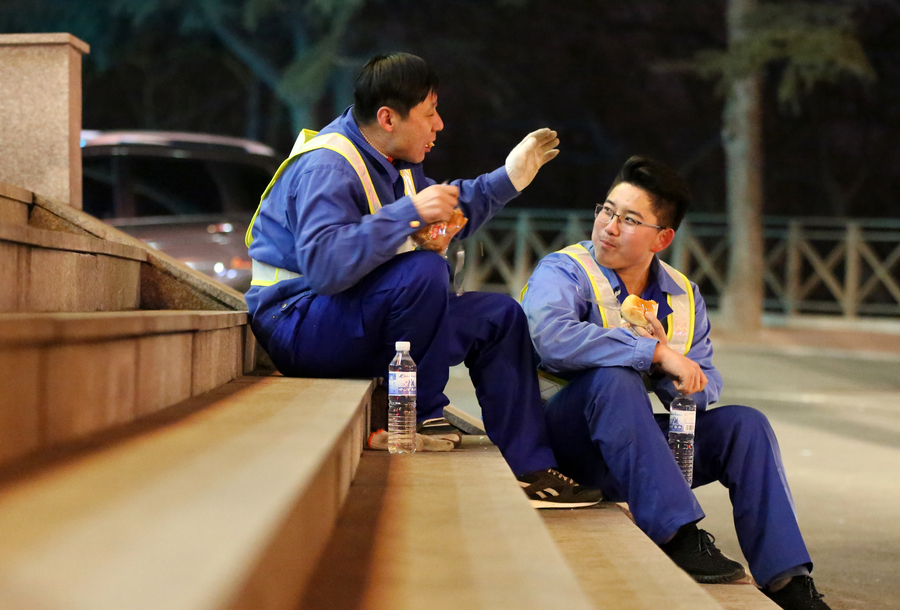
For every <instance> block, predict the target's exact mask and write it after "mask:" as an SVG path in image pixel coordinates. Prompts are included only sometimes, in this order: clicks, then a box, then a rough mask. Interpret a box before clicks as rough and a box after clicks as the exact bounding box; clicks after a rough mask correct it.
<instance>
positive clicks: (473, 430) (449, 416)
mask: <svg viewBox="0 0 900 610" xmlns="http://www.w3.org/2000/svg"><path fill="white" fill-rule="evenodd" d="M444 419H446V420H447V421H448V422H450V423H451V424H453V425H454V426H455V427H457V428H459V429H460V430H462V431H463V432H465V433H466V434H472V435H485V434H487V432H486V431H485V429H484V422H482V421H481V420H480V419H478V418H477V417H475V416H474V415H469V414H468V413H466V412H465V411H462V410H460V409H457V408H456V407H453V406H450V405H447V406H446V407H444Z"/></svg>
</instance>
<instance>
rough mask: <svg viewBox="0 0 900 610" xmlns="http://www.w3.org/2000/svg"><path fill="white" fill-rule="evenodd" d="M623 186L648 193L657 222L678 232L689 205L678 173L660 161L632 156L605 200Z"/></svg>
mask: <svg viewBox="0 0 900 610" xmlns="http://www.w3.org/2000/svg"><path fill="white" fill-rule="evenodd" d="M623 182H626V183H628V184H631V185H633V186H636V187H638V188H639V189H642V190H643V191H645V192H647V194H649V195H650V203H651V209H652V210H653V213H654V214H655V215H656V219H657V222H659V224H660V225H662V226H664V227H666V228H672V229H675V230H676V231H677V230H678V227H679V226H680V225H681V221H682V220H683V219H684V215H685V213H687V209H688V206H689V205H690V203H691V193H690V190H689V189H688V185H687V182H686V181H685V179H684V178H682V177H681V176H680V175H679V174H678V172H676V171H675V170H674V169H672V168H671V167H669V166H668V165H666V164H665V163H663V162H661V161H656V160H655V159H648V158H647V157H640V156H634V157H631V158H630V159H628V161H626V162H625V165H623V166H622V169H621V170H619V173H618V175H617V176H616V179H615V180H613V183H612V186H611V187H609V191H608V192H607V193H606V194H607V196H609V193H611V192H612V190H613V189H614V188H616V187H617V186H618V185H620V184H622V183H623Z"/></svg>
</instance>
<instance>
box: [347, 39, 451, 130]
mask: <svg viewBox="0 0 900 610" xmlns="http://www.w3.org/2000/svg"><path fill="white" fill-rule="evenodd" d="M437 88H438V77H437V74H435V72H434V70H432V69H431V66H429V65H428V63H427V62H426V61H425V60H424V59H422V58H421V57H417V56H415V55H410V54H409V53H394V54H392V55H377V56H375V57H373V58H372V59H370V60H369V61H368V62H366V65H365V66H363V69H362V71H360V73H359V76H357V77H356V85H355V86H354V88H353V100H354V106H353V119H354V120H355V121H356V123H357V124H358V125H368V124H370V123H371V122H372V121H374V120H376V118H377V115H378V109H379V108H381V107H382V106H387V107H388V108H391V109H392V110H394V111H396V112H398V113H399V114H400V117H401V118H404V119H405V118H406V117H408V116H409V111H410V110H412V109H413V108H414V107H416V106H418V105H419V104H421V103H422V102H424V101H425V98H427V97H428V96H429V95H430V94H431V92H432V91H435V92H436V91H437Z"/></svg>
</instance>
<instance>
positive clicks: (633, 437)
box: [522, 241, 812, 585]
mask: <svg viewBox="0 0 900 610" xmlns="http://www.w3.org/2000/svg"><path fill="white" fill-rule="evenodd" d="M580 245H581V246H583V247H584V248H585V249H587V251H588V252H590V254H591V256H593V255H594V247H593V244H592V243H591V242H589V241H585V242H581V244H580ZM599 269H600V270H601V271H602V273H603V275H604V276H605V277H606V278H607V279H608V280H609V284H610V286H611V287H612V289H613V291H614V292H615V293H616V296H617V298H618V300H619V302H620V303H621V302H622V301H624V300H625V297H627V296H628V292H627V290H626V288H625V284H624V283H623V282H622V280H621V278H620V277H619V276H618V274H617V273H616V272H615V271H613V270H611V269H607V268H605V267H599ZM690 286H691V288H692V289H693V292H694V334H693V338H692V341H691V343H690V348H689V351H688V353H687V354H686V356H687V357H688V358H690V359H691V360H693V361H694V362H696V363H697V364H699V365H700V367H701V369H702V370H703V372H704V374H705V375H706V377H707V379H708V383H707V385H706V387H705V388H704V389H703V391H701V392H698V393H696V394H693V395H692V398H693V399H694V400H695V402H696V403H697V410H698V412H697V421H696V428H695V433H696V439H695V444H694V478H693V485H694V486H695V487H699V486H701V485H706V484H707V483H711V482H713V481H719V482H721V483H722V484H723V485H725V486H726V487H728V490H729V493H730V497H731V501H732V505H733V507H734V524H735V530H736V532H737V536H738V540H739V542H740V544H741V549H742V550H743V552H744V556H745V557H746V558H747V561H748V562H749V564H750V570H751V572H752V574H753V575H754V577H755V578H756V580H757V582H759V583H761V584H763V585H765V584H768V583H769V582H770V581H771V580H772V579H773V578H776V577H778V576H779V575H782V574H784V573H785V572H789V571H790V570H792V569H794V568H797V567H798V566H806V569H810V570H811V569H812V562H811V561H810V558H809V554H808V552H807V550H806V545H805V544H804V542H803V538H802V536H801V534H800V529H799V526H798V524H797V516H796V512H795V510H794V503H793V498H792V497H791V492H790V489H789V488H788V484H787V479H786V477H785V473H784V467H783V465H782V462H781V453H780V450H779V448H778V442H777V440H776V438H775V434H774V432H773V431H772V428H771V426H770V425H769V422H768V420H767V419H766V417H765V415H763V414H762V413H761V412H759V411H757V410H756V409H752V408H749V407H744V406H736V405H735V406H722V407H716V408H714V409H708V407H709V405H711V404H713V403H715V402H717V401H718V399H719V394H720V392H721V391H722V376H721V375H720V374H719V372H718V371H717V370H716V368H715V367H714V366H713V363H712V355H713V349H712V342H711V341H710V338H709V331H710V325H709V319H708V317H707V315H706V304H705V303H704V301H703V298H702V296H701V295H700V292H699V290H698V289H697V286H696V285H695V284H694V283H693V282H691V283H690ZM684 294H685V291H684V290H683V289H682V288H681V287H680V286H679V285H678V284H677V283H676V282H675V281H674V280H673V279H672V277H671V276H670V275H669V274H667V273H665V272H663V270H662V266H661V264H660V261H659V260H658V259H657V258H655V257H654V259H653V261H652V263H651V266H650V272H649V277H648V281H647V286H646V288H645V290H644V293H643V294H641V295H639V296H640V297H641V298H643V299H652V300H654V301H656V302H657V303H658V304H659V311H658V313H657V317H658V319H659V320H660V321H661V322H663V324H664V326H666V317H667V316H668V315H669V314H670V313H671V308H670V307H669V304H668V302H667V301H668V298H667V297H671V298H676V297H677V296H678V295H684ZM522 305H523V308H524V309H525V313H526V316H527V317H528V324H529V328H530V330H531V335H532V340H533V341H534V346H535V349H536V350H537V353H538V356H539V358H540V366H541V367H542V368H543V369H545V370H547V371H548V372H550V373H553V374H555V375H557V376H559V377H561V378H563V379H565V380H567V381H568V385H566V386H565V387H564V388H563V389H562V390H560V392H559V393H557V394H556V395H554V396H553V397H552V398H551V399H550V400H549V401H548V402H547V404H546V405H545V414H546V418H547V424H548V429H549V432H550V439H551V444H552V446H553V449H554V451H555V453H556V457H557V460H558V461H559V464H560V468H561V470H562V471H563V472H565V473H566V474H567V475H569V476H572V477H575V478H576V479H577V480H578V481H579V482H580V483H582V484H585V485H591V486H594V487H598V488H600V489H601V490H602V491H603V495H604V497H606V498H608V499H610V500H613V501H617V502H628V506H629V509H630V510H631V512H632V514H633V515H634V519H635V522H636V523H637V525H638V526H639V527H640V528H641V530H643V531H644V532H645V533H646V534H647V535H648V536H649V537H650V538H651V539H652V540H653V541H654V542H656V543H657V544H661V543H663V542H665V541H666V540H668V539H669V538H670V537H671V536H672V535H673V534H674V533H675V532H677V531H678V529H679V528H680V527H681V526H683V525H686V524H688V523H694V522H696V521H699V520H700V519H702V518H703V517H704V516H705V515H704V513H703V511H702V509H701V508H700V505H699V504H698V502H697V499H696V498H695V497H694V494H693V492H692V491H691V489H690V487H689V486H688V484H687V482H686V481H685V479H684V476H683V475H682V474H681V470H680V469H679V467H678V465H677V464H676V463H675V460H674V457H673V456H672V452H671V450H670V449H669V446H668V443H667V438H666V434H667V432H668V416H667V415H664V414H660V415H656V416H654V414H653V407H652V404H651V402H650V398H649V396H648V395H647V386H646V385H645V380H647V381H649V385H650V387H651V388H652V390H653V391H654V392H655V393H656V395H657V396H658V397H659V399H660V401H661V402H662V403H663V404H664V405H666V406H667V408H668V405H669V403H670V402H671V400H672V399H673V398H674V397H675V396H676V395H677V394H678V392H677V391H676V390H675V387H674V385H673V383H672V381H671V380H670V379H669V378H667V377H665V376H663V375H657V374H651V366H652V359H653V352H654V350H655V348H656V344H657V341H656V340H655V339H650V338H646V337H637V336H635V335H634V334H632V333H631V331H630V330H628V329H625V328H604V327H603V321H602V317H601V313H600V308H599V307H598V304H597V300H596V299H595V298H594V292H593V290H592V285H591V281H590V278H589V277H588V273H587V272H586V270H585V268H584V267H582V266H581V265H580V264H579V263H578V262H577V261H575V260H574V259H573V258H572V257H571V256H567V255H565V254H563V253H554V254H550V255H549V256H547V257H545V258H544V259H543V260H542V261H541V262H540V263H539V264H538V266H537V268H536V269H535V271H534V274H533V275H532V276H531V278H530V279H529V281H528V290H527V292H526V294H525V295H524V299H523V303H522ZM667 330H668V329H667Z"/></svg>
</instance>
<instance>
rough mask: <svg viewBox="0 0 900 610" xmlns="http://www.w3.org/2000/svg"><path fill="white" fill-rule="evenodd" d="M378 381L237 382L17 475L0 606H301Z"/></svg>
mask: <svg viewBox="0 0 900 610" xmlns="http://www.w3.org/2000/svg"><path fill="white" fill-rule="evenodd" d="M370 384H371V382H370V381H355V380H323V379H290V378H240V379H238V380H236V381H234V382H232V383H230V384H228V385H226V386H224V387H222V388H218V389H216V390H214V391H212V392H210V393H208V394H206V395H203V396H199V397H196V398H193V399H191V400H189V401H186V402H184V403H181V404H179V405H178V406H176V407H174V408H172V409H168V410H166V411H164V412H162V413H159V414H157V415H155V416H152V417H150V418H146V419H144V420H143V421H141V422H136V423H135V424H134V425H132V426H131V427H130V428H129V429H127V430H122V431H120V432H119V433H118V434H116V435H114V436H112V437H111V438H109V437H108V438H106V439H103V440H101V441H98V442H97V443H95V444H94V445H87V446H85V447H83V448H82V449H81V450H80V451H79V452H75V453H73V454H71V455H67V456H63V457H62V458H61V459H58V460H57V461H56V462H55V463H49V464H46V463H45V464H44V465H43V467H42V468H40V469H39V470H38V472H34V471H33V470H32V471H31V472H32V474H30V475H29V474H28V471H25V474H23V475H19V476H18V477H17V478H14V479H12V480H9V479H8V480H7V481H6V484H5V485H3V486H2V487H0V539H2V540H3V541H4V544H3V545H0V565H2V566H3V579H2V582H0V607H3V608H42V609H43V610H56V609H58V610H63V609H67V608H75V607H78V608H91V609H93V610H121V609H122V608H130V609H133V610H150V609H157V608H167V609H171V610H176V609H181V610H200V609H206V610H212V609H222V610H224V609H225V608H229V609H231V610H250V609H254V610H256V609H260V608H266V609H267V610H289V609H294V608H296V607H297V606H296V601H297V598H298V597H299V595H300V593H301V590H302V588H303V585H304V583H305V582H306V579H307V577H308V575H309V573H310V572H311V571H312V570H313V568H314V566H315V564H316V560H317V558H318V557H319V555H320V553H321V550H322V548H323V547H324V545H325V544H326V542H327V540H328V537H329V535H330V533H331V531H332V528H333V524H334V522H335V519H336V517H337V514H338V512H339V510H340V504H341V501H342V500H343V498H344V497H345V496H346V491H347V488H348V487H349V485H350V481H351V479H352V477H353V474H354V473H355V471H356V466H357V464H358V463H359V456H360V453H361V450H362V443H363V439H364V438H365V412H366V408H367V404H368V400H369V396H370V392H371V385H370ZM37 516H39V517H37Z"/></svg>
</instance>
